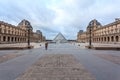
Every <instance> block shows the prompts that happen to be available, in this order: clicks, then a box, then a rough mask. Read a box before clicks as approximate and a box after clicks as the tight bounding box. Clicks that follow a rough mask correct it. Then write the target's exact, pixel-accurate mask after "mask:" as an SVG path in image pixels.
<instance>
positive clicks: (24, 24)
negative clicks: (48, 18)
mask: <svg viewBox="0 0 120 80" xmlns="http://www.w3.org/2000/svg"><path fill="white" fill-rule="evenodd" d="M18 26H25V27H29V28H32V26H31V24H30V22H29V21H28V20H25V19H23V20H22V21H21V22H20V23H19V24H18ZM32 29H33V28H32Z"/></svg>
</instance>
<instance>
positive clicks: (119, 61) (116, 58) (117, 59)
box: [94, 54, 120, 65]
mask: <svg viewBox="0 0 120 80" xmlns="http://www.w3.org/2000/svg"><path fill="white" fill-rule="evenodd" d="M94 55H96V56H98V57H100V58H103V59H106V60H108V61H111V62H113V63H115V64H119V65H120V56H116V55H112V54H94Z"/></svg>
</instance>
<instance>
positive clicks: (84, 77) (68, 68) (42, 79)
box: [16, 54, 96, 80]
mask: <svg viewBox="0 0 120 80" xmlns="http://www.w3.org/2000/svg"><path fill="white" fill-rule="evenodd" d="M16 80H96V79H95V78H94V76H93V75H92V74H91V73H89V72H88V71H87V70H86V69H85V68H84V67H83V65H81V64H80V63H79V62H78V61H77V60H76V58H75V57H74V56H73V55H72V54H46V55H43V56H42V57H41V58H40V59H39V60H38V61H37V62H36V63H35V64H34V65H33V66H31V67H30V68H29V69H28V70H27V71H26V72H25V73H23V74H22V75H21V76H19V77H18V78H17V79H16Z"/></svg>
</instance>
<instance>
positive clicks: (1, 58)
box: [0, 54, 23, 63]
mask: <svg viewBox="0 0 120 80" xmlns="http://www.w3.org/2000/svg"><path fill="white" fill-rule="evenodd" d="M22 55H23V54H5V55H2V56H0V63H2V62H5V61H8V60H10V59H13V58H16V57H19V56H22Z"/></svg>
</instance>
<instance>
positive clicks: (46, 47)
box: [45, 42, 48, 50]
mask: <svg viewBox="0 0 120 80" xmlns="http://www.w3.org/2000/svg"><path fill="white" fill-rule="evenodd" d="M47 49H48V42H46V43H45V50H47Z"/></svg>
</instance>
